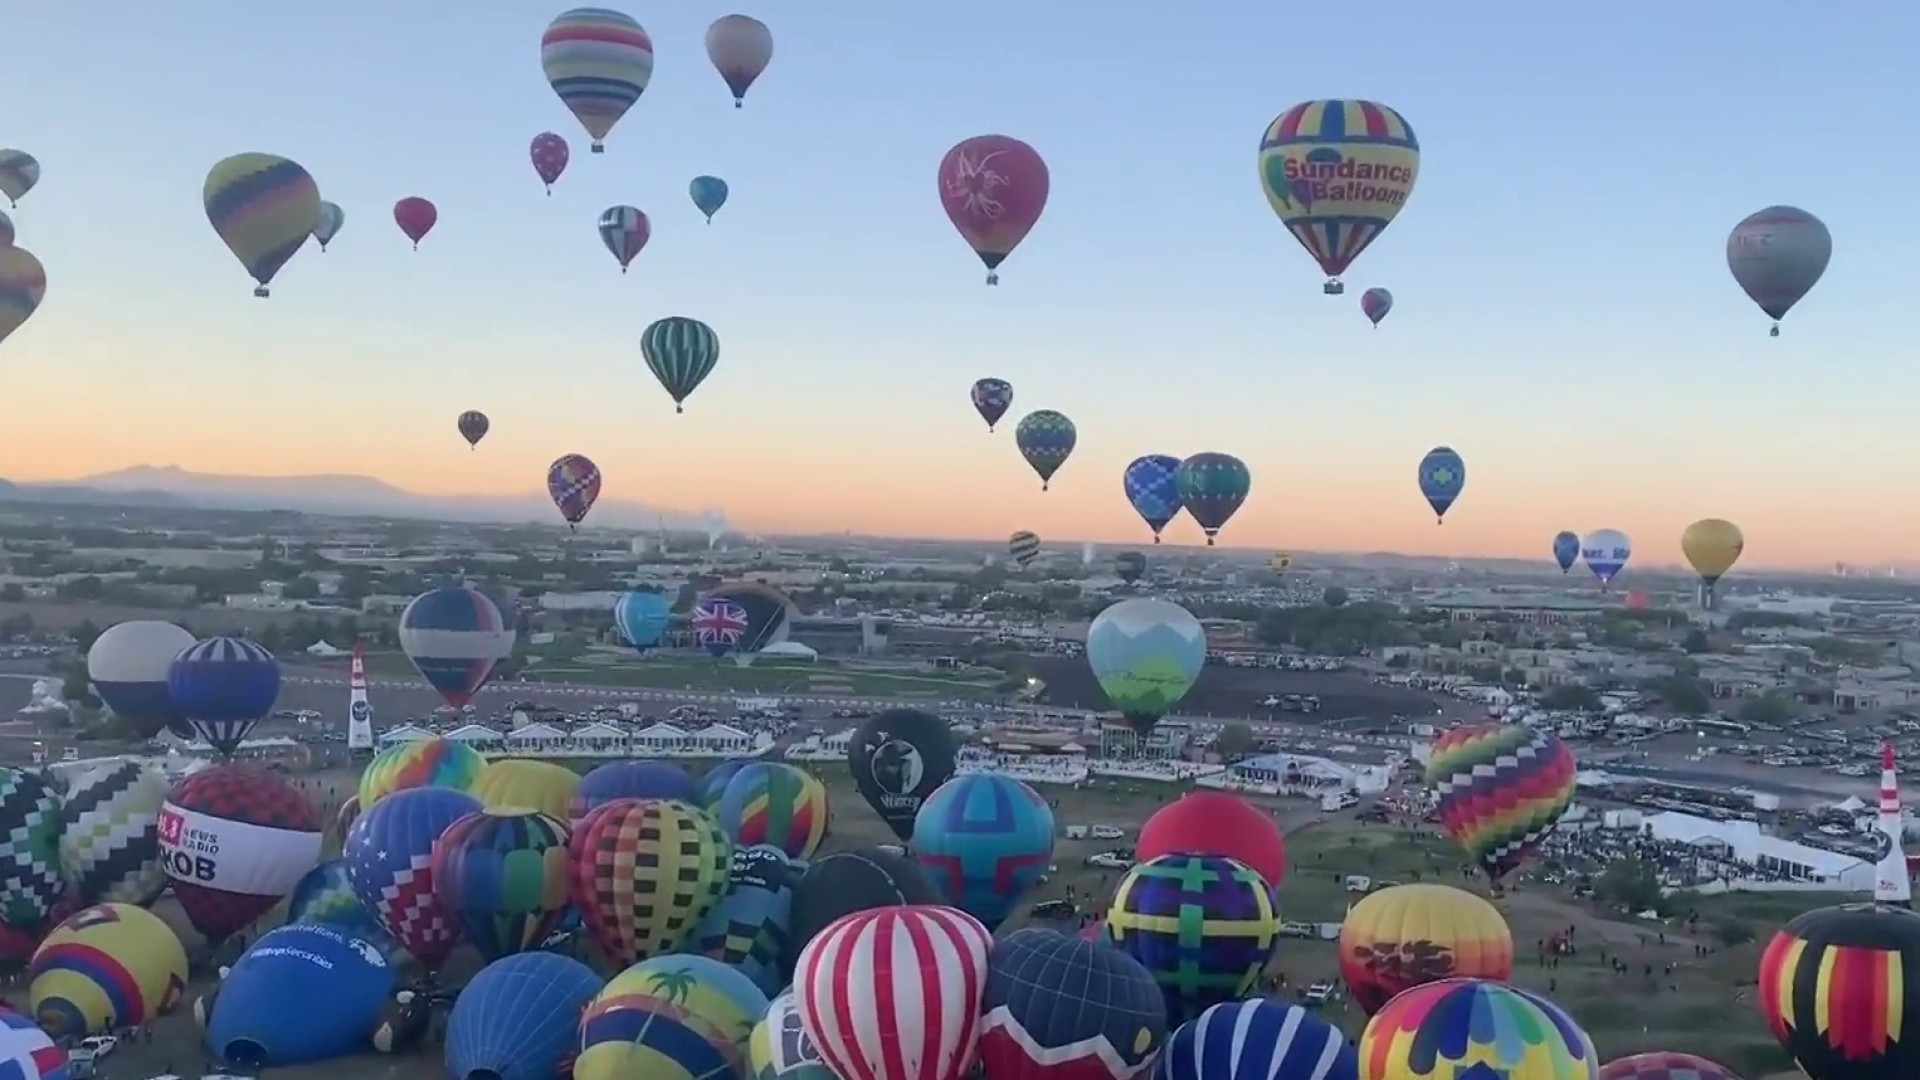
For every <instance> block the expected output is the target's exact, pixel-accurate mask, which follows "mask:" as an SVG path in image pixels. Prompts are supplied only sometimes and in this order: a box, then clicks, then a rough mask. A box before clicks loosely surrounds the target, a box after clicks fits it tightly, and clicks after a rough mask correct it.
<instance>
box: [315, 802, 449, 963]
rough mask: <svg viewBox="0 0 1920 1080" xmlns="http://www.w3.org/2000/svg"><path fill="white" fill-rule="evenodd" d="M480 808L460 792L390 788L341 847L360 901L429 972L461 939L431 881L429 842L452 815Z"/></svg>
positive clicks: (443, 960) (432, 867) (445, 825)
mask: <svg viewBox="0 0 1920 1080" xmlns="http://www.w3.org/2000/svg"><path fill="white" fill-rule="evenodd" d="M479 810H480V800H478V799H476V798H474V797H473V796H471V795H468V794H466V793H465V792H460V791H450V790H448V789H446V788H435V787H422V788H409V789H408V790H406V791H396V792H394V793H393V794H391V795H388V796H387V797H386V798H384V799H381V800H380V801H379V802H377V803H375V804H374V805H372V806H370V807H368V808H367V810H366V812H365V813H362V814H361V815H360V820H358V821H356V822H354V823H353V828H352V829H351V830H350V831H349V832H348V833H347V842H346V847H345V849H344V850H343V851H342V852H341V855H342V857H343V858H345V859H346V861H347V871H348V874H349V875H350V876H351V877H352V879H353V891H354V893H355V895H357V896H359V897H360V903H361V904H363V905H365V906H366V909H367V910H368V911H370V912H372V913H373V917H374V918H375V919H376V920H378V921H379V923H380V928H381V929H382V930H385V931H386V932H387V933H388V934H389V935H391V936H392V938H393V940H394V941H395V942H397V943H398V944H399V945H400V947H401V948H404V949H406V950H407V951H408V952H409V953H412V954H413V955H414V956H415V957H417V958H418V959H419V961H420V963H421V965H422V966H423V967H425V968H426V969H427V971H428V972H430V973H431V972H438V971H439V970H440V966H441V965H442V964H444V963H446V961H447V955H448V954H449V953H451V952H452V951H453V948H454V946H455V945H458V944H459V943H460V924H459V922H457V921H456V920H455V918H454V914H453V912H451V911H449V910H448V909H447V905H446V904H445V903H443V902H442V901H441V899H440V896H439V893H438V891H437V890H436V888H435V885H434V859H433V845H434V842H435V841H436V840H438V839H440V835H441V834H442V833H444V832H446V831H447V829H448V828H449V827H450V826H452V825H453V823H454V822H456V821H459V820H460V819H461V818H463V817H466V816H467V815H468V814H473V813H478V812H479Z"/></svg>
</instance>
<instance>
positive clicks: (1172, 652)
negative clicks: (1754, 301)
mask: <svg viewBox="0 0 1920 1080" xmlns="http://www.w3.org/2000/svg"><path fill="white" fill-rule="evenodd" d="M1206 662H1207V632H1206V629H1205V628H1204V627H1202V626H1201V625H1200V620H1199V619H1196V618H1194V617H1193V613H1192V612H1190V611H1188V610H1187V609H1186V608H1183V607H1181V606H1180V605H1179V604H1176V603H1174V602H1172V601H1171V600H1161V599H1158V598H1156V597H1144V596H1143V597H1135V598H1134V599H1132V600H1122V601H1120V602H1119V603H1117V604H1114V605H1113V606H1112V607H1109V608H1107V609H1106V610H1105V611H1102V612H1101V613H1100V614H1099V615H1098V616H1096V617H1095V618H1094V620H1093V625H1092V626H1090V627H1088V628H1087V666H1088V667H1090V668H1092V669H1093V677H1094V679H1095V680H1097V681H1098V682H1099V683H1100V689H1102V690H1104V691H1106V694H1107V700H1108V701H1109V702H1110V703H1112V705H1113V707H1114V708H1115V709H1117V710H1119V711H1120V713H1121V715H1123V716H1125V717H1126V718H1127V722H1128V723H1129V724H1132V725H1133V728H1134V730H1135V731H1138V732H1140V733H1141V734H1143V735H1144V734H1146V733H1147V732H1148V731H1150V730H1152V728H1153V725H1154V724H1155V723H1157V722H1158V721H1159V719H1160V718H1161V717H1162V716H1165V715H1166V714H1167V713H1168V712H1169V711H1171V710H1172V709H1173V707H1174V706H1175V705H1178V704H1179V703H1180V699H1181V698H1183V697H1186V696H1187V691H1189V690H1191V689H1193V684H1194V683H1195V682H1197V681H1198V680H1199V678H1200V669H1201V668H1202V667H1204V666H1205V665H1206Z"/></svg>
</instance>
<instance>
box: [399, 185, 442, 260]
mask: <svg viewBox="0 0 1920 1080" xmlns="http://www.w3.org/2000/svg"><path fill="white" fill-rule="evenodd" d="M439 220H440V210H439V208H437V207H435V206H434V205H433V203H431V202H429V201H428V200H426V199H423V198H421V197H420V196H418V195H409V196H407V197H406V198H404V199H401V200H400V201H399V202H397V203H394V204H393V223H394V224H395V225H398V226H400V231H401V232H403V233H405V234H406V236H407V239H409V240H411V241H413V250H415V251H419V250H420V241H421V240H424V239H426V235H427V234H428V233H430V232H432V231H433V226H434V223H435V222H438V221H439Z"/></svg>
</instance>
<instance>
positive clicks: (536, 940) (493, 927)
mask: <svg viewBox="0 0 1920 1080" xmlns="http://www.w3.org/2000/svg"><path fill="white" fill-rule="evenodd" d="M432 874H433V891H434V895H435V896H437V897H439V899H440V904H441V906H442V907H443V908H445V909H446V911H447V912H448V914H450V915H452V916H453V919H454V921H455V922H457V923H459V924H460V929H461V930H462V931H464V932H465V934H466V939H467V940H468V941H470V942H472V943H473V947H474V948H476V949H478V950H480V955H481V956H483V957H485V958H486V959H487V960H488V961H489V962H492V961H494V960H498V959H500V958H501V957H503V956H512V955H513V954H515V953H523V952H531V951H533V950H535V949H538V948H540V945H541V943H542V942H544V941H546V940H547V937H548V936H549V935H551V934H552V933H553V932H554V931H555V930H558V929H559V928H560V921H561V919H562V918H563V917H565V915H566V913H567V885H568V874H567V827H566V825H564V824H562V823H561V822H560V821H558V820H556V819H554V818H552V817H549V816H548V815H546V814H543V813H540V812H539V811H537V810H526V809H519V808H508V809H497V810H496V809H483V810H479V811H476V812H474V813H471V814H468V815H467V816H466V817H463V818H461V819H460V820H458V821H455V822H454V823H453V824H451V825H449V826H447V829H446V831H445V832H443V833H441V834H440V838H439V839H438V840H435V841H434V843H433V868H432Z"/></svg>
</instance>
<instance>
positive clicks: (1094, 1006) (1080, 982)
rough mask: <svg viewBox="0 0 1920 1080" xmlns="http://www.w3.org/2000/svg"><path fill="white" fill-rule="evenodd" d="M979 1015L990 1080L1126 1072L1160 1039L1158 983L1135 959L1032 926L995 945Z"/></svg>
mask: <svg viewBox="0 0 1920 1080" xmlns="http://www.w3.org/2000/svg"><path fill="white" fill-rule="evenodd" d="M981 1014H982V1015H981V1018H980V1058H981V1060H982V1061H983V1062H985V1064H986V1066H987V1075H988V1076H991V1077H993V1080H1076V1078H1080V1080H1133V1078H1135V1077H1144V1076H1145V1075H1146V1072H1147V1068H1148V1066H1149V1065H1150V1064H1151V1063H1152V1062H1153V1058H1154V1055H1155V1054H1156V1053H1158V1052H1159V1051H1160V1049H1161V1047H1163V1046H1164V1045H1166V1039H1167V1006H1166V1003H1165V1002H1164V1001H1162V1000H1161V997H1160V986H1159V984H1158V983H1155V982H1154V981H1153V974H1152V973H1151V972H1149V971H1148V970H1147V969H1146V968H1143V967H1141V966H1140V962H1139V961H1138V960H1135V959H1134V958H1133V957H1131V956H1128V955H1127V954H1126V953H1123V952H1121V951H1120V950H1119V949H1114V948H1108V947H1106V946H1105V945H1101V944H1096V943H1094V942H1091V941H1083V940H1081V939H1079V938H1077V937H1069V936H1067V935H1066V934H1062V933H1060V932H1059V931H1057V930H1049V929H1046V928H1044V927H1038V926H1029V927H1026V928H1024V929H1020V930H1016V931H1014V932H1013V933H1011V934H1008V935H1007V936H1005V937H1002V938H1000V939H999V940H997V941H995V942H994V943H993V951H992V952H990V953H988V954H987V989H986V993H985V995H984V997H983V1000H982V1001H981ZM1195 1080H1199V1078H1197V1077H1196V1078H1195Z"/></svg>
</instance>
